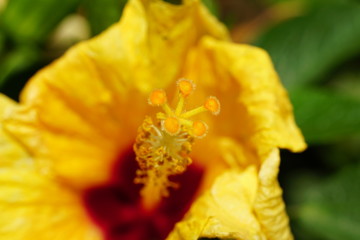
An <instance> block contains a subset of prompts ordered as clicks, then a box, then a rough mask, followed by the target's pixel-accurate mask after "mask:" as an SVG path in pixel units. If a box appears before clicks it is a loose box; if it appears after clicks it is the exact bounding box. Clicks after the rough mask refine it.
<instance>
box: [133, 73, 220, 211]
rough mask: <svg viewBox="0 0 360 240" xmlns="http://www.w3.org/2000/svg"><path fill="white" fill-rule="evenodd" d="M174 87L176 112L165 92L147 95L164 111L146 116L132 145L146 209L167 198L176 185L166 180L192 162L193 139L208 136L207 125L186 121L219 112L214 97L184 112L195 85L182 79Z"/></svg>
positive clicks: (152, 103)
mask: <svg viewBox="0 0 360 240" xmlns="http://www.w3.org/2000/svg"><path fill="white" fill-rule="evenodd" d="M177 87H178V93H179V101H178V103H177V105H176V109H175V111H174V110H173V109H172V108H171V107H170V106H169V105H168V101H167V97H166V93H165V91H164V90H162V89H158V90H154V91H153V92H151V93H150V96H149V100H148V101H149V104H150V105H152V106H161V107H162V109H163V110H164V112H159V113H157V114H156V117H155V120H154V121H153V120H152V118H151V117H145V120H144V122H143V124H142V125H141V126H140V128H139V131H138V135H137V138H136V142H135V144H134V151H135V153H136V161H137V162H138V164H139V168H140V169H139V170H138V171H137V172H136V174H137V177H136V178H135V180H134V181H135V183H139V184H143V185H144V186H143V188H142V190H141V192H140V194H141V195H142V201H143V206H144V208H145V209H148V210H151V209H153V208H154V207H156V206H157V204H158V203H159V202H160V201H161V199H162V198H163V197H167V196H168V195H169V190H168V188H176V187H177V186H178V185H177V184H176V183H173V182H171V181H170V180H169V177H170V176H172V175H177V174H181V173H183V172H184V171H185V170H186V168H187V166H188V165H189V164H191V162H192V161H191V158H190V157H189V154H190V153H191V148H192V144H193V141H194V138H202V137H204V136H205V135H206V134H207V131H208V126H207V124H206V123H204V122H202V121H192V120H191V119H189V118H191V117H193V116H195V115H197V114H199V113H201V112H205V111H210V112H211V113H213V114H218V113H219V111H220V103H219V101H218V100H217V98H215V97H209V98H208V99H207V100H206V102H205V104H204V106H200V107H198V108H195V109H193V110H190V111H187V112H186V111H184V106H185V101H186V99H187V97H188V96H189V95H190V94H191V93H192V92H193V91H194V89H195V84H194V83H193V82H192V81H190V80H188V79H184V78H183V79H180V80H179V81H178V82H177Z"/></svg>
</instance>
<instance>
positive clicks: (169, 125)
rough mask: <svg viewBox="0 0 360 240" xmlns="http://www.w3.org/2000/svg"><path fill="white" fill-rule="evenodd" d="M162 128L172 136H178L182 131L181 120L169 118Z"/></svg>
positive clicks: (164, 121)
mask: <svg viewBox="0 0 360 240" xmlns="http://www.w3.org/2000/svg"><path fill="white" fill-rule="evenodd" d="M162 128H163V130H164V131H166V132H167V133H168V134H170V135H176V134H178V133H179V132H180V130H181V124H180V121H179V119H177V118H175V117H168V118H166V119H165V120H163V121H162Z"/></svg>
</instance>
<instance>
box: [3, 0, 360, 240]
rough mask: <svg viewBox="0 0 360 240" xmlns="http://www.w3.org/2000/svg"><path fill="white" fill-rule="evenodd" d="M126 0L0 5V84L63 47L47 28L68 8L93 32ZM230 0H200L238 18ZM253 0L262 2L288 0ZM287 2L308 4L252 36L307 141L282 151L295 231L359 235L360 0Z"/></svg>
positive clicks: (22, 77)
mask: <svg viewBox="0 0 360 240" xmlns="http://www.w3.org/2000/svg"><path fill="white" fill-rule="evenodd" d="M234 1H236V0H234ZM238 1H240V0H238ZM247 1H248V2H251V0H247ZM125 2H126V0H65V1H61V4H59V1H56V0H41V1H31V0H11V1H9V2H8V5H7V7H6V8H5V9H4V10H3V11H2V12H1V13H0V14H1V15H0V90H1V92H5V93H6V94H7V95H10V96H12V97H13V98H16V97H17V94H18V92H19V90H20V89H21V88H22V85H23V84H24V83H25V82H26V80H27V79H28V78H29V77H30V76H31V75H33V73H34V72H35V71H36V70H37V69H39V68H40V67H42V66H44V65H46V64H48V63H50V62H51V61H52V60H53V59H54V58H55V57H57V56H58V55H59V54H61V53H62V52H64V51H65V49H61V51H59V53H58V54H57V55H54V56H52V57H48V56H49V54H47V53H48V52H49V47H48V44H47V43H48V42H49V41H50V36H51V34H52V33H53V32H54V29H56V27H57V26H58V25H59V24H60V22H61V21H62V20H63V19H64V18H65V17H66V16H68V15H69V14H73V13H78V14H81V15H82V16H84V17H85V18H86V19H87V21H88V24H89V28H90V30H91V35H96V34H98V33H99V32H101V31H102V30H104V29H105V28H107V27H108V26H109V25H111V24H112V23H114V22H116V21H117V20H118V19H119V18H120V15H121V12H122V8H123V6H124V4H125ZM168 2H171V3H174V4H177V3H179V2H181V1H177V0H168ZM228 2H231V1H230V0H228V1H221V0H217V1H216V0H204V3H205V4H206V5H207V6H208V7H209V9H210V11H211V12H212V13H214V14H215V15H217V16H219V18H220V19H222V20H223V21H224V22H228V20H229V19H232V18H233V16H231V15H229V14H228V13H227V9H226V7H225V3H228ZM243 2H246V0H243ZM255 2H256V3H257V4H258V5H260V6H261V8H262V9H265V10H266V8H271V7H273V6H276V5H278V4H282V3H284V2H290V1H289V0H263V1H260V0H258V1H255ZM291 2H296V3H299V4H298V5H294V6H301V7H302V13H301V15H300V16H298V17H294V18H291V19H287V20H284V21H282V22H280V23H274V24H272V26H271V27H270V28H268V29H267V30H266V31H265V32H262V33H261V34H260V36H257V37H256V39H255V40H254V44H255V45H257V46H260V47H262V48H264V49H266V50H267V51H268V52H269V54H270V55H271V57H272V59H273V61H274V64H275V68H276V69H277V71H278V73H279V75H280V77H281V79H282V81H283V83H284V85H285V86H286V87H287V89H288V91H289V95H290V97H291V100H292V102H293V105H294V111H295V115H296V120H297V123H298V124H299V126H300V128H301V129H302V131H303V133H304V135H305V138H306V140H307V142H308V143H309V146H310V147H309V150H308V151H306V152H305V153H304V154H299V155H298V156H295V157H294V156H292V157H291V156H288V155H287V153H286V152H285V153H283V155H284V157H283V161H282V168H283V169H282V171H281V174H282V175H281V180H282V184H283V185H284V187H285V191H284V192H285V197H286V199H287V202H288V205H287V206H288V208H289V213H290V216H291V220H292V225H293V230H294V233H295V237H296V239H299V240H302V239H303V240H305V239H310V240H311V239H314V240H317V239H319V240H327V239H328V240H336V239H350V240H351V239H354V240H355V239H360V231H359V230H358V227H357V226H358V223H359V222H360V218H359V216H360V206H359V205H358V202H359V201H360V178H359V177H360V165H359V156H360V147H359V146H360V68H359V66H360V41H359V39H360V1H358V0H313V1H312V0H297V1H294V0H292V1H291ZM29 9H31V11H30V10H29ZM54 9H56V11H54ZM240 11H241V9H239V13H238V14H241V12H240ZM231 13H232V14H233V11H231ZM286 158H287V159H286Z"/></svg>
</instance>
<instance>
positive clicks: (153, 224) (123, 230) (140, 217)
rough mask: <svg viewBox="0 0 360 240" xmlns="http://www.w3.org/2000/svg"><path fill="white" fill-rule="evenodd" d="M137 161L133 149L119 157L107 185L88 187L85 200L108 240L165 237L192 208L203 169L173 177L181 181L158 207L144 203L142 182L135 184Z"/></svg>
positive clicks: (153, 239) (175, 180)
mask: <svg viewBox="0 0 360 240" xmlns="http://www.w3.org/2000/svg"><path fill="white" fill-rule="evenodd" d="M136 169H137V163H136V161H135V154H134V152H133V151H132V150H129V151H127V152H126V153H125V154H123V155H122V156H120V157H119V159H118V161H117V164H116V165H115V167H114V172H113V176H112V178H111V180H110V181H108V182H107V183H106V184H104V185H101V186H97V187H94V188H91V189H89V190H87V191H86V192H85V194H84V202H85V206H86V208H87V211H88V213H89V215H90V216H91V218H92V219H93V221H94V222H95V223H96V224H97V225H98V226H99V227H100V228H101V229H102V230H103V232H104V234H105V239H106V240H143V239H148V240H163V239H165V238H166V237H167V235H168V234H169V233H170V231H171V230H172V229H173V228H174V226H175V224H176V222H178V221H179V220H181V219H182V217H183V216H184V214H185V213H186V211H187V210H188V209H189V207H190V205H191V202H192V201H193V198H194V195H195V193H196V191H197V189H198V186H199V184H200V181H201V178H202V174H203V170H202V169H200V168H198V167H196V166H194V164H192V165H190V166H189V167H188V170H187V171H186V172H185V173H183V174H181V175H178V176H174V177H173V178H172V179H171V180H173V181H174V182H177V183H179V184H180V187H179V188H178V189H176V190H174V189H170V196H169V197H167V198H164V199H163V200H162V202H161V203H160V204H159V206H158V207H157V208H156V209H153V210H152V211H151V212H149V211H145V210H144V209H143V207H142V206H141V199H140V195H139V191H140V189H141V185H139V184H134V178H135V171H136Z"/></svg>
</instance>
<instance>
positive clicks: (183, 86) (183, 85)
mask: <svg viewBox="0 0 360 240" xmlns="http://www.w3.org/2000/svg"><path fill="white" fill-rule="evenodd" d="M177 86H178V89H179V92H180V94H181V95H182V96H183V97H187V96H189V95H190V94H191V93H192V92H193V91H194V89H195V86H196V85H195V83H194V82H193V81H191V80H189V79H186V78H181V79H179V80H178V81H177Z"/></svg>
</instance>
